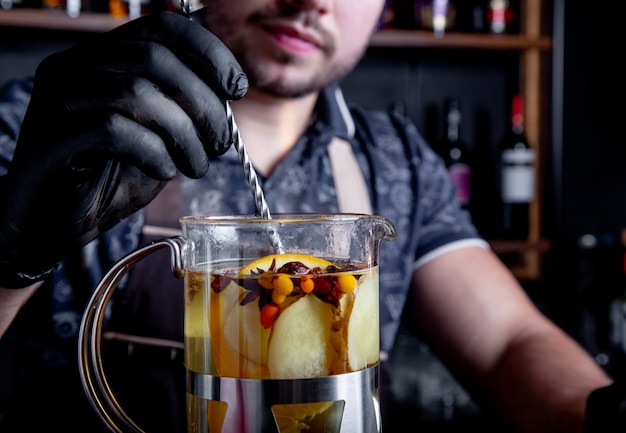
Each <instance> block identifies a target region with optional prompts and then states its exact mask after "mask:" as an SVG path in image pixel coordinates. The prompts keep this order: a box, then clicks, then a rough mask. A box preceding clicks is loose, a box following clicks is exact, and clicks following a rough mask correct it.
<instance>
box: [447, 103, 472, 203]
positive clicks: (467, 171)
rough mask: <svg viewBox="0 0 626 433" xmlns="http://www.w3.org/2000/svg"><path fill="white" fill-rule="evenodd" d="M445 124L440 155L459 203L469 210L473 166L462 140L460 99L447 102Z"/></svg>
mask: <svg viewBox="0 0 626 433" xmlns="http://www.w3.org/2000/svg"><path fill="white" fill-rule="evenodd" d="M445 124H446V128H445V131H444V138H443V140H442V143H441V150H440V153H441V156H442V157H443V159H444V161H445V163H446V167H447V168H448V174H449V176H450V180H451V181H452V183H453V184H454V187H455V188H456V198H457V201H458V202H459V204H460V205H461V207H463V208H465V209H469V207H470V204H471V201H472V192H471V185H472V183H471V179H472V165H471V161H470V153H469V150H468V148H467V145H466V144H465V142H464V141H463V140H462V139H461V103H460V101H459V99H458V98H449V99H448V100H447V101H446V119H445Z"/></svg>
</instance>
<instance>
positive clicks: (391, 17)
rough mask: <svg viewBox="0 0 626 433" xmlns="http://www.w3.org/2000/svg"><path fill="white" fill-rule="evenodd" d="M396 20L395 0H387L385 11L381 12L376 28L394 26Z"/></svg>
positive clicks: (382, 28)
mask: <svg viewBox="0 0 626 433" xmlns="http://www.w3.org/2000/svg"><path fill="white" fill-rule="evenodd" d="M394 22H395V10H394V1H393V0H386V1H385V6H384V8H383V12H382V13H381V14H380V18H379V19H378V23H377V24H376V30H384V29H390V28H393V26H394Z"/></svg>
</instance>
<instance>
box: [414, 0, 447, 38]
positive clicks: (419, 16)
mask: <svg viewBox="0 0 626 433" xmlns="http://www.w3.org/2000/svg"><path fill="white" fill-rule="evenodd" d="M414 9H415V22H416V25H417V27H418V28H422V29H426V30H432V31H433V33H434V34H435V36H437V37H441V36H443V35H444V34H445V32H446V31H450V30H453V29H454V28H455V25H456V6H455V4H454V2H453V1H452V0H416V1H415V7H414Z"/></svg>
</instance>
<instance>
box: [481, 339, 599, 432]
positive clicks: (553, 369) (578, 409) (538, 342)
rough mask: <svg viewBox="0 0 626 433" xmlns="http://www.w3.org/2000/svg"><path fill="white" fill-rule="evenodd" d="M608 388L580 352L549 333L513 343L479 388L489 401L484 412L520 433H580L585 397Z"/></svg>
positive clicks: (588, 360)
mask: <svg viewBox="0 0 626 433" xmlns="http://www.w3.org/2000/svg"><path fill="white" fill-rule="evenodd" d="M609 383H610V379H609V378H608V377H607V376H606V375H605V374H604V372H603V371H602V370H601V369H600V368H599V367H598V366H597V365H596V364H595V362H594V361H593V360H592V359H591V358H590V357H589V356H588V355H587V354H586V353H585V352H584V350H583V349H582V348H580V347H579V346H578V345H577V344H576V343H575V342H574V341H572V340H570V339H569V338H568V337H567V336H565V335H564V334H563V333H562V332H561V331H560V330H559V329H548V330H541V331H537V332H533V333H529V335H528V336H527V337H525V338H522V339H520V340H518V341H516V342H515V343H513V344H512V345H511V346H510V347H509V348H508V350H507V351H506V352H505V354H503V356H502V358H501V359H500V361H499V362H498V364H497V367H495V368H494V369H493V370H492V371H491V372H490V373H489V375H488V376H487V377H486V378H485V380H483V381H481V383H480V387H481V388H483V389H484V390H486V391H488V392H485V393H484V394H489V395H490V396H492V397H490V398H489V399H488V400H486V401H485V403H486V404H487V406H488V407H491V408H493V409H494V410H495V412H496V413H498V414H502V416H503V418H505V419H508V420H513V421H514V424H515V425H516V426H520V428H519V431H520V432H533V433H540V432H546V433H548V432H549V433H561V432H562V433H582V432H583V425H584V417H585V409H586V402H587V398H588V396H589V394H590V393H591V391H593V390H594V389H597V388H600V387H603V386H606V385H608V384H609ZM479 394H481V395H483V391H479ZM479 398H480V397H479Z"/></svg>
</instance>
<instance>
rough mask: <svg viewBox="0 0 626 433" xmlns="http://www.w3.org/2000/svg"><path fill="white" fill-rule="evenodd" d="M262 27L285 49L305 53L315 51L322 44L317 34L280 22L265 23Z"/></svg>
mask: <svg viewBox="0 0 626 433" xmlns="http://www.w3.org/2000/svg"><path fill="white" fill-rule="evenodd" d="M263 29H264V30H265V31H266V32H267V33H268V34H269V35H270V36H271V37H272V38H273V39H274V41H276V42H277V44H278V45H280V46H281V47H282V48H283V49H284V50H286V51H290V52H295V53H297V54H305V53H308V52H311V51H317V50H319V49H320V48H321V46H322V43H321V41H320V38H319V36H318V35H317V34H315V33H312V32H308V31H304V30H300V29H297V28H295V27H291V26H288V25H281V24H266V25H264V26H263Z"/></svg>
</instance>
